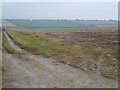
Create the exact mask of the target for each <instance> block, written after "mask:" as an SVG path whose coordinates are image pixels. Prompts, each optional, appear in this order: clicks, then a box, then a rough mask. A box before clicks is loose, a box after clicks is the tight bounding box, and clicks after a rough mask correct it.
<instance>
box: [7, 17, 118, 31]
mask: <svg viewBox="0 0 120 90" xmlns="http://www.w3.org/2000/svg"><path fill="white" fill-rule="evenodd" d="M8 21H9V22H11V23H13V24H15V25H16V26H19V27H23V28H29V29H39V28H45V29H49V28H90V27H94V28H95V27H116V26H117V21H113V20H112V21H104V20H101V21H97V20H93V21H92V20H87V21H84V20H27V19H21V20H17V19H11V20H8Z"/></svg>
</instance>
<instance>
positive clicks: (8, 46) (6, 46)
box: [2, 32, 18, 55]
mask: <svg viewBox="0 0 120 90" xmlns="http://www.w3.org/2000/svg"><path fill="white" fill-rule="evenodd" d="M2 36H3V38H2V39H3V43H2V44H3V46H4V48H5V50H6V51H7V52H8V53H10V54H14V55H18V53H17V52H16V51H15V50H14V49H13V48H12V47H11V46H10V44H9V42H8V40H7V38H6V36H5V34H4V32H2Z"/></svg>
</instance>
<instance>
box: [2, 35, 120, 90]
mask: <svg viewBox="0 0 120 90" xmlns="http://www.w3.org/2000/svg"><path fill="white" fill-rule="evenodd" d="M5 35H6V37H7V39H8V42H9V44H10V45H11V47H12V48H14V49H15V50H16V51H17V52H19V53H22V54H23V56H24V57H27V58H30V59H32V63H30V62H29V61H25V60H22V58H18V57H17V56H14V55H12V54H8V53H5V52H4V53H3V66H5V67H6V71H5V72H4V73H3V88H117V86H118V85H117V84H118V83H117V80H112V79H106V78H103V77H100V76H98V75H95V74H93V73H90V72H86V71H84V70H82V69H78V68H74V67H72V66H69V65H67V64H63V63H58V62H57V61H56V60H54V59H53V58H45V57H42V56H40V55H33V54H31V53H29V52H27V51H25V50H23V49H21V48H20V47H19V46H17V45H16V44H15V43H14V42H13V41H12V40H11V38H10V37H9V36H8V34H7V33H5Z"/></svg>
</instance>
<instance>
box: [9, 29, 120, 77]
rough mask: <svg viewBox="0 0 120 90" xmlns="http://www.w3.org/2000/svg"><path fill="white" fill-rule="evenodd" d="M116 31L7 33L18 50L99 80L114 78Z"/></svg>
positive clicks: (32, 31)
mask: <svg viewBox="0 0 120 90" xmlns="http://www.w3.org/2000/svg"><path fill="white" fill-rule="evenodd" d="M117 31H118V30H117V28H90V29H48V30H28V29H25V30H17V29H16V30H9V31H7V33H8V34H9V35H10V37H11V38H12V40H13V41H14V42H15V43H16V44H17V45H19V46H20V47H21V48H23V49H26V50H27V51H29V52H31V53H33V54H40V55H43V56H45V57H52V58H55V59H57V60H58V61H59V62H62V63H66V64H69V65H72V66H75V67H78V68H82V69H84V70H86V71H87V70H88V71H91V72H94V73H97V74H100V75H101V76H103V77H108V78H114V79H116V78H117V74H118V72H117V70H118V58H117V57H118V32H117Z"/></svg>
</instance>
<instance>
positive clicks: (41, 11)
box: [2, 2, 118, 20]
mask: <svg viewBox="0 0 120 90" xmlns="http://www.w3.org/2000/svg"><path fill="white" fill-rule="evenodd" d="M2 15H3V18H4V19H116V20H117V18H118V3H117V2H78V3H73V2H57V3H55V2H44V3H42V2H36V3H33V2H27V3H25V2H18V3H13V2H10V3H7V2H6V3H3V4H2Z"/></svg>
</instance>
